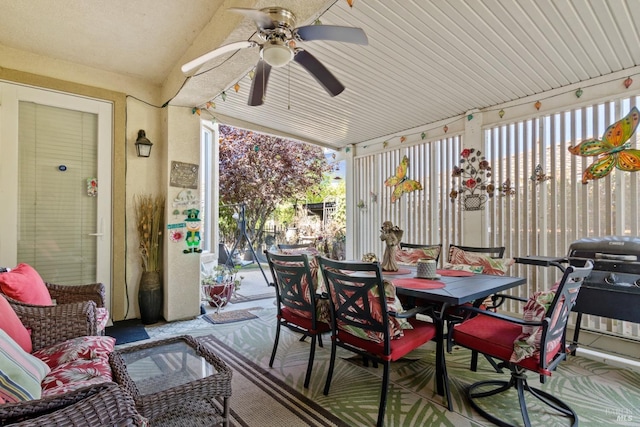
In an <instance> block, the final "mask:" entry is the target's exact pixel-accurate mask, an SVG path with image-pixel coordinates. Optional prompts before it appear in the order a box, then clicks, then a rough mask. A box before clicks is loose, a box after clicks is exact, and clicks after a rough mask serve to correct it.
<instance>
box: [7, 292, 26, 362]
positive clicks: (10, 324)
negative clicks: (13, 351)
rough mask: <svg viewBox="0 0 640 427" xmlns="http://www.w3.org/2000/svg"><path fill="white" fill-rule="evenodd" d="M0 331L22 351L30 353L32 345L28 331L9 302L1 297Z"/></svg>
mask: <svg viewBox="0 0 640 427" xmlns="http://www.w3.org/2000/svg"><path fill="white" fill-rule="evenodd" d="M0 329H2V330H3V331H5V332H6V333H7V335H9V336H10V337H11V339H13V340H14V341H15V342H16V343H18V345H19V346H20V347H22V349H23V350H24V351H26V352H27V353H31V350H33V345H32V343H31V335H29V331H28V330H27V328H25V327H24V325H23V324H22V322H21V321H20V318H19V317H18V315H17V314H16V312H15V311H13V308H11V305H10V304H9V301H7V300H6V299H5V297H3V296H2V295H0Z"/></svg>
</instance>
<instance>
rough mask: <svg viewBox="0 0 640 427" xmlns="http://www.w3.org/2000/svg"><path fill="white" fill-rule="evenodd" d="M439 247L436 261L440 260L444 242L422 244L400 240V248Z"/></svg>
mask: <svg viewBox="0 0 640 427" xmlns="http://www.w3.org/2000/svg"><path fill="white" fill-rule="evenodd" d="M423 248H424V249H439V250H438V255H437V256H436V257H435V261H436V263H437V262H438V260H439V259H440V254H441V253H442V243H439V244H437V245H425V244H420V243H405V242H400V249H423Z"/></svg>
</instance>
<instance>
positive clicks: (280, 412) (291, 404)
mask: <svg viewBox="0 0 640 427" xmlns="http://www.w3.org/2000/svg"><path fill="white" fill-rule="evenodd" d="M198 339H199V340H201V341H202V342H203V343H204V344H205V345H206V346H208V347H209V348H210V349H211V350H212V351H213V352H214V353H215V354H216V355H218V356H219V357H220V358H221V359H222V360H224V362H225V363H226V364H227V366H229V367H230V368H231V369H232V370H233V377H232V383H231V390H232V391H231V393H232V394H231V401H230V408H231V425H233V426H291V427H296V426H300V427H303V426H318V427H320V426H347V425H348V424H346V423H345V422H343V421H341V420H340V419H339V418H337V417H336V416H335V415H333V414H331V413H330V412H329V411H327V410H326V409H325V408H323V407H322V406H320V405H319V404H317V403H316V402H314V401H313V400H311V399H309V398H307V397H306V396H304V395H303V394H301V393H300V392H298V391H297V390H295V389H293V388H291V387H289V386H288V385H287V384H285V383H284V382H283V381H281V380H280V379H278V378H276V377H275V376H273V375H271V373H269V372H268V371H267V370H265V369H264V368H262V367H260V366H259V365H257V364H255V363H254V362H252V361H250V360H249V359H247V358H246V357H245V356H243V355H242V354H240V353H238V352H236V351H235V350H233V349H232V348H231V347H229V346H227V345H226V344H225V343H224V342H222V341H220V340H219V339H217V338H216V337H215V336H213V335H206V336H204V337H200V338H198Z"/></svg>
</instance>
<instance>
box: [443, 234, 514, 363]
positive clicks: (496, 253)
mask: <svg viewBox="0 0 640 427" xmlns="http://www.w3.org/2000/svg"><path fill="white" fill-rule="evenodd" d="M454 248H456V249H459V250H461V251H464V252H471V253H474V254H481V255H486V256H488V257H491V258H493V259H500V258H502V257H503V256H504V252H505V249H506V248H505V247H504V246H495V247H479V246H460V245H449V253H448V255H447V261H448V262H450V263H455V261H456V260H455V258H454V257H455V255H454V253H456V252H458V253H459V251H455V250H454ZM488 300H489V299H487V301H488ZM491 300H492V302H491V303H490V304H483V305H482V308H484V309H487V310H492V311H496V310H497V309H498V307H499V306H500V304H499V303H498V302H497V300H496V299H494V298H492V299H491ZM501 302H504V300H501ZM454 312H455V309H454V310H449V313H448V317H449V320H450V321H449V322H448V327H449V328H451V326H452V324H454V323H456V321H459V317H458V316H456V315H455V314H454ZM486 359H487V361H488V362H489V363H490V364H491V366H493V368H494V369H495V370H496V372H498V373H502V370H501V369H500V368H499V367H498V365H497V364H496V363H495V362H494V361H493V360H491V359H490V358H488V357H487V358H486ZM470 369H471V370H472V371H474V372H475V371H477V370H478V352H476V351H473V352H472V353H471V363H470Z"/></svg>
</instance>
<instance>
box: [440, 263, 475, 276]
mask: <svg viewBox="0 0 640 427" xmlns="http://www.w3.org/2000/svg"><path fill="white" fill-rule="evenodd" d="M443 267H444V269H445V270H455V271H467V272H469V273H474V274H482V270H484V267H483V266H481V265H469V264H451V263H449V262H445V263H444V266H443Z"/></svg>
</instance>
